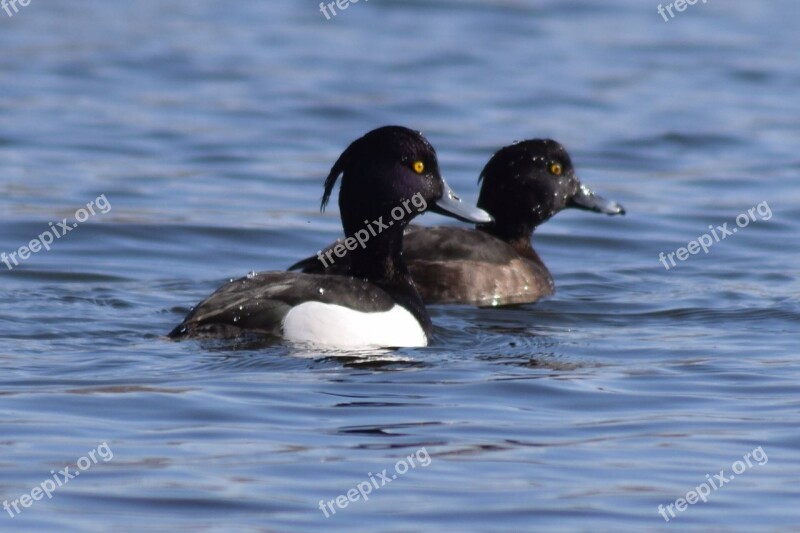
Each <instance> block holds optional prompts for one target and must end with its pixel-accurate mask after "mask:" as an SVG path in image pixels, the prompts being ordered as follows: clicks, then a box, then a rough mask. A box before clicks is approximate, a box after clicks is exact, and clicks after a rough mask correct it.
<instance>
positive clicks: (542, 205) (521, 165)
mask: <svg viewBox="0 0 800 533" xmlns="http://www.w3.org/2000/svg"><path fill="white" fill-rule="evenodd" d="M481 180H482V181H483V184H482V186H481V192H480V197H479V199H478V207H480V208H482V209H485V210H486V211H487V212H488V213H489V214H491V215H492V217H494V219H495V220H494V222H493V223H491V224H487V225H485V226H483V228H482V229H485V230H487V231H490V232H491V233H494V234H496V235H498V236H499V237H501V238H503V239H506V240H509V241H513V240H519V241H520V242H523V241H524V242H528V241H530V237H531V234H532V233H533V230H534V229H535V228H536V226H538V225H539V224H541V223H542V222H545V221H546V220H547V219H549V218H550V217H552V216H553V215H555V214H556V213H558V212H559V211H561V210H562V209H566V208H568V207H576V208H578V209H586V210H589V211H595V212H597V213H605V214H607V215H624V214H625V209H624V208H623V207H622V206H621V205H619V204H618V203H616V202H613V201H609V200H606V199H604V198H602V197H600V196H598V195H596V194H594V192H592V190H591V189H589V188H588V187H586V186H585V185H583V184H582V183H581V182H580V180H579V179H578V177H577V176H576V175H575V169H574V167H573V166H572V159H571V158H570V156H569V154H568V153H567V150H566V149H565V148H564V147H563V146H561V145H560V144H559V143H557V142H556V141H553V140H551V139H533V140H527V141H522V142H518V143H515V144H512V145H509V146H506V147H504V148H501V149H500V150H499V151H498V152H497V153H496V154H494V156H492V158H491V159H490V160H489V162H488V163H487V164H486V166H485V167H484V169H483V172H481V176H480V179H479V181H481Z"/></svg>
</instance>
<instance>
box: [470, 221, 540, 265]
mask: <svg viewBox="0 0 800 533" xmlns="http://www.w3.org/2000/svg"><path fill="white" fill-rule="evenodd" d="M477 229H478V230H480V231H484V232H486V233H488V234H490V235H494V236H495V237H497V238H498V239H500V240H502V241H505V242H507V243H508V244H510V245H511V247H512V248H514V250H515V251H516V252H517V253H518V254H519V255H521V256H522V257H526V258H528V259H531V260H533V261H538V262H541V259H539V256H538V255H537V254H536V252H535V251H534V250H533V245H532V244H531V239H532V238H533V230H534V229H536V227H535V226H519V225H518V226H513V227H509V226H501V225H497V224H496V223H495V224H481V225H478V226H477Z"/></svg>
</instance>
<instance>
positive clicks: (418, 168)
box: [412, 161, 425, 174]
mask: <svg viewBox="0 0 800 533" xmlns="http://www.w3.org/2000/svg"><path fill="white" fill-rule="evenodd" d="M412 168H413V169H414V172H416V173H417V174H422V173H423V172H424V171H425V163H423V162H422V161H417V162H415V163H414V165H412Z"/></svg>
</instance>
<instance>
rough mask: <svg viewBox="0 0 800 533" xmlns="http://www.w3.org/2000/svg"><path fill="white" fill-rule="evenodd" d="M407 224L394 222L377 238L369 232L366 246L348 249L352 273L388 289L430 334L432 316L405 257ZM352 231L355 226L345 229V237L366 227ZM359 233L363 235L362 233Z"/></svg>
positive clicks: (358, 245)
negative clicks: (404, 239)
mask: <svg viewBox="0 0 800 533" xmlns="http://www.w3.org/2000/svg"><path fill="white" fill-rule="evenodd" d="M405 226H406V224H404V223H399V224H398V223H395V224H393V226H392V227H390V228H388V229H385V230H383V231H382V232H381V233H380V234H377V235H376V236H374V237H373V236H372V235H370V237H371V239H370V240H368V241H363V240H362V242H364V246H363V247H362V246H361V245H360V244H357V245H356V246H355V249H353V250H351V251H348V252H347V254H348V255H349V256H350V275H351V276H353V277H356V278H359V279H364V280H367V281H369V282H370V283H373V284H375V285H377V286H378V287H380V288H381V289H383V290H384V291H386V292H387V293H388V294H389V295H390V296H391V297H392V298H393V299H394V300H395V301H396V302H397V303H398V304H399V305H402V306H403V307H405V308H406V309H408V311H410V312H411V314H413V315H414V317H415V318H416V319H417V321H418V322H419V323H420V325H421V326H422V328H423V330H424V331H425V333H426V334H427V335H429V336H430V333H431V329H432V324H431V319H430V316H429V315H428V312H427V311H426V310H425V305H424V304H423V302H422V298H421V297H420V295H419V292H418V291H417V287H416V285H414V281H413V280H412V278H411V274H410V273H409V272H408V268H406V264H405V261H404V260H403V229H404V228H405ZM349 230H352V228H345V237H346V238H350V237H352V238H354V239H355V235H356V232H358V231H359V230H363V228H357V229H355V230H352V231H349ZM360 235H361V236H362V238H363V232H361V234H360ZM345 242H347V240H346V239H345ZM351 247H352V241H351Z"/></svg>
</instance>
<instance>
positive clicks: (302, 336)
mask: <svg viewBox="0 0 800 533" xmlns="http://www.w3.org/2000/svg"><path fill="white" fill-rule="evenodd" d="M283 336H284V338H286V339H287V340H290V341H295V342H308V343H313V344H324V345H329V346H342V347H368V346H376V347H391V348H401V347H410V348H416V347H421V346H427V345H428V337H427V336H426V335H425V332H424V331H423V330H422V327H421V326H420V325H419V322H417V319H416V318H414V315H412V314H411V313H410V312H409V311H408V310H407V309H406V308H404V307H402V306H400V305H395V306H394V307H393V308H392V309H390V310H388V311H383V312H380V313H362V312H360V311H354V310H353V309H350V308H348V307H342V306H341V305H334V304H324V303H322V302H305V303H302V304H300V305H298V306H295V307H293V308H292V309H291V310H290V311H289V313H287V315H286V317H285V318H284V319H283Z"/></svg>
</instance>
